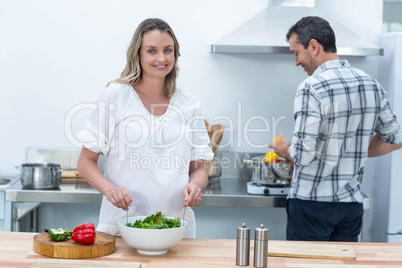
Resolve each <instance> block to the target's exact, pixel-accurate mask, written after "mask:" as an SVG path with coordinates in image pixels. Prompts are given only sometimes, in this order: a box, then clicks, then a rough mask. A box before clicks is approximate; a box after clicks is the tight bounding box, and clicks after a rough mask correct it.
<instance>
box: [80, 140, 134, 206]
mask: <svg viewBox="0 0 402 268" xmlns="http://www.w3.org/2000/svg"><path fill="white" fill-rule="evenodd" d="M99 155H100V154H99V153H94V152H92V151H90V150H88V149H87V148H85V147H82V150H81V154H80V157H79V159H78V164H77V168H78V171H79V172H80V174H81V176H82V177H83V178H84V179H85V180H86V181H87V182H88V183H89V184H90V185H91V186H92V187H94V188H95V189H96V190H98V191H99V192H100V193H101V194H103V195H104V196H106V198H107V200H109V202H110V203H112V204H113V205H114V206H116V207H118V208H122V209H124V210H128V207H130V206H131V202H132V200H131V197H130V195H129V194H128V191H127V189H126V188H125V187H115V186H114V185H113V184H112V183H110V182H109V181H108V180H107V179H106V178H105V177H104V176H103V174H102V171H101V170H100V169H99V167H98V164H97V163H98V158H99Z"/></svg>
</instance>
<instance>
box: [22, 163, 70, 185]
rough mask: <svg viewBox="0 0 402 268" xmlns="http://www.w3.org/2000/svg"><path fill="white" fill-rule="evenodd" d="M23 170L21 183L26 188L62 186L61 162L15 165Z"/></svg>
mask: <svg viewBox="0 0 402 268" xmlns="http://www.w3.org/2000/svg"><path fill="white" fill-rule="evenodd" d="M15 168H16V169H19V170H21V184H22V186H23V187H24V188H26V189H51V188H57V187H59V186H60V182H61V179H60V173H61V172H62V171H63V169H60V165H59V164H55V163H26V164H22V165H21V166H17V167H15Z"/></svg>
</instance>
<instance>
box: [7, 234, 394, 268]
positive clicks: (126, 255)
mask: <svg viewBox="0 0 402 268" xmlns="http://www.w3.org/2000/svg"><path fill="white" fill-rule="evenodd" d="M35 234H36V233H19V232H0V267H30V266H31V265H32V264H34V263H35V262H37V260H38V259H43V258H45V259H50V258H48V257H45V256H42V255H39V254H37V253H35V252H34V251H33V237H34V235H35ZM321 243H322V242H321ZM326 243H328V242H326ZM337 244H345V245H352V246H353V247H354V249H355V252H356V260H328V259H304V258H282V257H268V267H270V268H275V267H317V268H318V267H325V268H341V267H342V268H344V267H361V268H374V267H402V244H395V243H337ZM58 260H60V263H61V262H62V261H63V260H62V259H58ZM86 260H87V261H91V262H92V261H99V262H100V264H101V262H102V261H103V262H104V264H105V262H121V264H122V265H123V263H125V264H127V262H131V263H133V262H137V263H138V262H141V263H142V267H143V268H156V267H175V268H177V267H180V268H181V267H191V268H197V267H214V268H215V267H217V268H220V267H239V266H236V240H235V239H183V240H182V241H181V242H180V243H179V244H178V245H177V246H176V247H174V248H172V249H170V250H169V252H168V253H166V254H164V255H159V256H148V255H141V254H139V253H137V251H136V250H135V249H134V248H132V247H130V246H129V245H127V244H126V243H125V242H124V241H123V239H122V238H121V237H116V251H115V252H114V253H112V254H110V255H107V256H104V257H100V258H93V259H85V260H82V261H84V262H85V261H86ZM122 262H123V263H122ZM249 267H253V243H251V251H250V265H249Z"/></svg>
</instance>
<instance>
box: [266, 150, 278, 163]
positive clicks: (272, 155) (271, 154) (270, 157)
mask: <svg viewBox="0 0 402 268" xmlns="http://www.w3.org/2000/svg"><path fill="white" fill-rule="evenodd" d="M275 159H279V156H278V155H277V154H276V153H275V152H274V151H270V152H268V153H267V154H266V155H265V162H272V161H274V160H275Z"/></svg>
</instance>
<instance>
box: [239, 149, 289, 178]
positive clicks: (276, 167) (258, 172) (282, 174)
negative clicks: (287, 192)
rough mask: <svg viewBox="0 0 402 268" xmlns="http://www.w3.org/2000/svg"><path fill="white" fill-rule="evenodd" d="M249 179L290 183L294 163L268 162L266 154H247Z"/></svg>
mask: <svg viewBox="0 0 402 268" xmlns="http://www.w3.org/2000/svg"><path fill="white" fill-rule="evenodd" d="M243 162H244V163H246V164H247V169H248V171H249V179H250V180H251V181H255V182H260V183H276V184H290V181H291V179H292V175H293V165H288V164H285V163H266V162H265V154H248V153H247V154H246V155H245V158H244V161H243Z"/></svg>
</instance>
